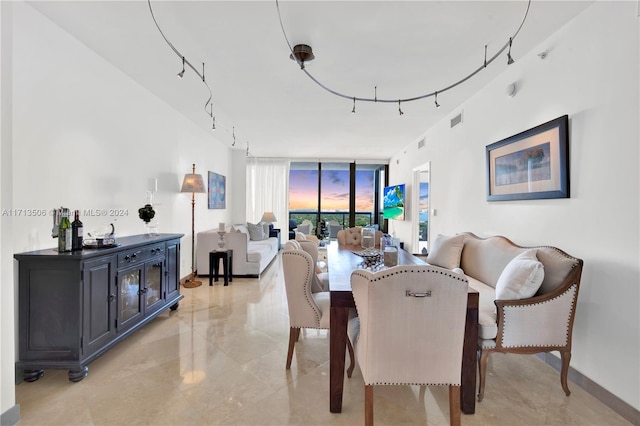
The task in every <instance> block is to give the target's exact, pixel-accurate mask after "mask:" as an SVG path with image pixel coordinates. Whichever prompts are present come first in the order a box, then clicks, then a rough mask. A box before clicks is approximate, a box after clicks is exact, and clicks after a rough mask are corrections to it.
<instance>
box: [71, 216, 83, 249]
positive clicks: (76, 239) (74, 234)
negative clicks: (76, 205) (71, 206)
mask: <svg viewBox="0 0 640 426" xmlns="http://www.w3.org/2000/svg"><path fill="white" fill-rule="evenodd" d="M73 216H74V219H73V222H71V238H72V240H71V250H72V251H77V250H82V236H83V235H82V234H83V229H84V226H83V225H82V221H81V220H80V210H76V211H74V212H73Z"/></svg>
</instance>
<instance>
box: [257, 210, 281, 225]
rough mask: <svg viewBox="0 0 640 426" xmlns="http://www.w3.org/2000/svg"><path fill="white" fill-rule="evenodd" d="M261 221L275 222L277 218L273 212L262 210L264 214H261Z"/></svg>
mask: <svg viewBox="0 0 640 426" xmlns="http://www.w3.org/2000/svg"><path fill="white" fill-rule="evenodd" d="M260 221H261V222H266V223H273V222H277V221H278V219H276V216H275V215H274V214H273V212H264V214H263V215H262V219H260Z"/></svg>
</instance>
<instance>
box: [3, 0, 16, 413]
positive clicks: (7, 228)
mask: <svg viewBox="0 0 640 426" xmlns="http://www.w3.org/2000/svg"><path fill="white" fill-rule="evenodd" d="M11 5H12V3H11V2H1V3H0V46H1V47H0V103H1V105H2V108H0V110H1V111H2V113H1V114H2V115H1V116H0V138H1V139H0V140H1V141H2V143H1V144H0V205H2V206H4V205H5V204H6V202H7V201H9V200H10V199H11V194H12V190H11V171H12V165H11V144H10V143H9V142H10V140H11V128H12V126H11ZM11 225H12V221H11V218H9V217H7V216H4V215H2V216H0V331H1V333H2V335H1V336H0V415H3V414H4V413H6V412H7V410H10V409H12V408H13V406H14V404H15V387H14V367H13V364H14V360H15V357H14V328H13V323H14V321H13V318H14V312H15V309H14V306H15V301H14V291H13V289H14V286H13V261H12V258H11V256H12V254H13V245H12V243H11V238H12V235H13V231H12V226H11Z"/></svg>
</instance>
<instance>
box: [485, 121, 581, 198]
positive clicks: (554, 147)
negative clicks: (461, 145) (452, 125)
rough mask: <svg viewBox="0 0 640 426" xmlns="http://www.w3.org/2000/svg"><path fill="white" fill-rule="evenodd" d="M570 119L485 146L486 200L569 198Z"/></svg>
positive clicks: (554, 122)
mask: <svg viewBox="0 0 640 426" xmlns="http://www.w3.org/2000/svg"><path fill="white" fill-rule="evenodd" d="M568 127H569V117H568V116H567V115H563V116H562V117H558V118H556V119H554V120H551V121H549V122H547V123H544V124H541V125H539V126H536V127H534V128H532V129H529V130H526V131H524V132H522V133H518V134H517V135H514V136H511V137H508V138H506V139H503V140H501V141H498V142H495V143H492V144H491V145H488V146H487V147H486V157H487V201H506V200H533V199H544V198H569V133H568Z"/></svg>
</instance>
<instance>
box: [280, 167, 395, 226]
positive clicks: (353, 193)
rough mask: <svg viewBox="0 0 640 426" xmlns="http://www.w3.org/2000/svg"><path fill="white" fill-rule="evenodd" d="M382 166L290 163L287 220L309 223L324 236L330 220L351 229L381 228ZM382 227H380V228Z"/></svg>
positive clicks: (383, 177) (383, 175)
mask: <svg viewBox="0 0 640 426" xmlns="http://www.w3.org/2000/svg"><path fill="white" fill-rule="evenodd" d="M384 167H385V166H384V165H381V164H354V163H344V162H343V163H340V162H323V163H291V166H290V172H289V218H290V219H295V220H296V221H297V222H298V223H302V221H303V220H305V219H306V220H309V221H311V223H312V224H313V226H314V231H313V233H314V234H316V235H318V236H320V237H323V236H326V234H327V232H328V231H327V229H326V224H327V222H329V221H335V222H338V224H340V225H342V226H343V227H345V228H347V227H350V226H368V225H375V224H380V225H381V219H380V218H381V216H380V210H379V207H378V206H379V197H378V193H379V191H380V188H381V187H382V186H384V179H385V173H384ZM380 227H381V226H380Z"/></svg>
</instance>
